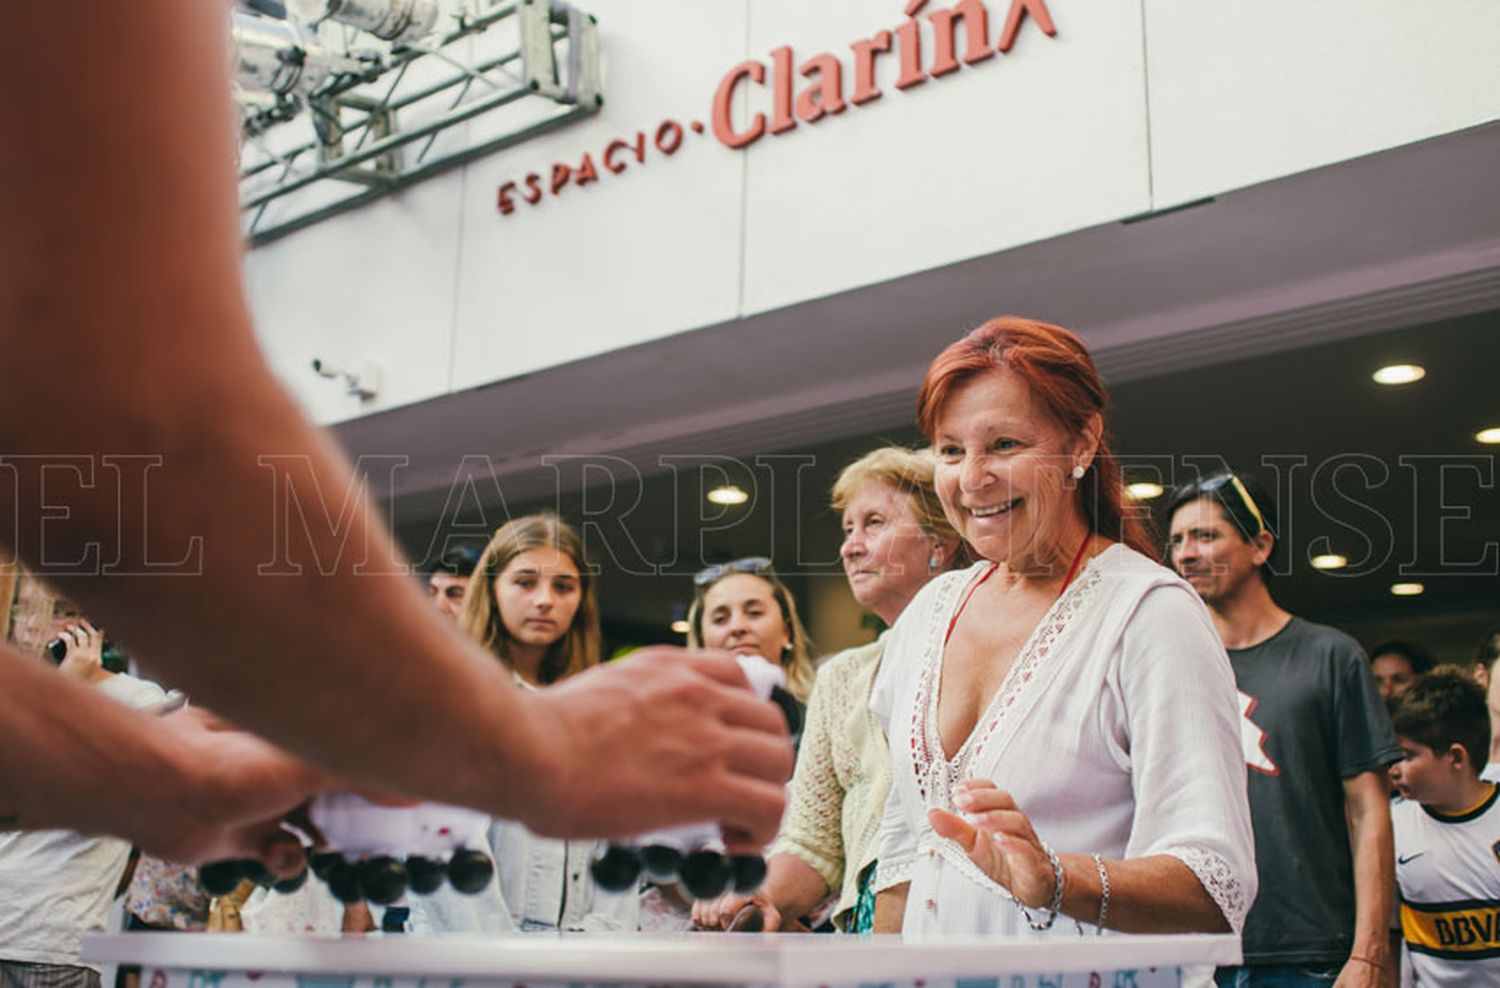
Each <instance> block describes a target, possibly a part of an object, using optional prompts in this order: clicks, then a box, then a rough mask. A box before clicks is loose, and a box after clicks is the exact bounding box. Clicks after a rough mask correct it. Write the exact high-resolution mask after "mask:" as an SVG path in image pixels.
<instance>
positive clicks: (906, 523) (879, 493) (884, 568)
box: [693, 446, 959, 933]
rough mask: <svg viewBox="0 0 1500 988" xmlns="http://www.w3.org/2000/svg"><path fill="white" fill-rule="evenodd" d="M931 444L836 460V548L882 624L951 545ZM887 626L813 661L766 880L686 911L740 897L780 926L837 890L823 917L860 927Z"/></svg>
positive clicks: (705, 914)
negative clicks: (818, 663) (876, 695)
mask: <svg viewBox="0 0 1500 988" xmlns="http://www.w3.org/2000/svg"><path fill="white" fill-rule="evenodd" d="M935 462H936V461H935V459H934V457H933V455H932V453H931V452H930V451H926V450H924V451H921V452H918V451H914V450H910V449H904V448H901V447H897V446H887V447H882V448H881V449H877V450H873V451H872V452H869V453H866V454H865V455H864V456H862V457H860V458H859V459H858V460H856V461H854V462H853V463H851V464H850V465H849V466H847V467H845V468H844V471H843V472H842V473H841V474H839V478H838V480H837V481H836V482H835V483H834V485H833V497H832V505H833V507H834V509H835V510H837V511H838V512H840V514H841V515H842V518H843V527H844V542H843V546H842V548H841V550H840V557H841V559H842V560H843V564H844V573H845V575H846V576H847V577H848V579H849V588H850V590H852V591H853V592H854V598H855V600H857V601H858V602H859V603H860V604H861V605H862V606H864V607H867V608H869V609H870V610H872V611H874V612H875V614H876V615H877V616H879V617H880V619H881V620H882V621H884V622H885V623H886V624H887V625H890V624H894V623H895V621H896V618H898V617H899V616H900V615H901V612H902V611H903V610H904V609H905V608H906V605H907V604H908V603H909V602H910V601H911V599H912V598H913V597H915V596H916V594H917V591H919V590H921V589H922V587H923V586H925V585H926V584H927V581H929V580H931V579H932V578H933V577H934V576H936V575H937V574H939V573H942V572H944V571H946V570H947V569H949V568H950V566H951V565H952V563H953V562H954V560H955V558H956V557H957V556H958V555H959V540H958V535H957V533H955V532H954V531H953V527H952V526H951V525H949V524H948V520H947V518H945V517H944V516H943V512H942V506H941V505H940V504H939V503H938V500H937V496H936V494H935V493H934V491H933V485H932V483H933V467H934V464H935ZM885 641H886V638H885V635H881V636H880V637H879V638H877V639H876V640H875V641H874V642H871V643H870V644H868V645H861V646H859V647H857V648H851V649H846V650H845V651H843V652H840V653H839V654H837V655H835V656H833V657H832V658H830V659H828V660H827V661H826V662H824V663H823V666H822V668H821V669H819V671H818V677H817V682H816V684H815V685H814V687H813V692H812V699H811V701H810V702H809V704H808V709H807V726H806V729H805V731H804V734H803V739H802V748H801V752H800V753H799V756H798V760H797V772H796V775H795V776H794V777H793V780H792V801H791V804H790V806H789V807H788V812H787V819H786V823H785V824H784V826H783V827H782V832H781V836H780V837H779V838H778V840H777V841H776V844H775V846H774V847H773V848H772V854H771V858H770V862H769V872H768V874H767V878H766V883H765V884H764V885H763V886H762V887H761V888H760V890H759V891H757V892H756V893H755V894H754V895H753V896H746V895H736V894H730V895H726V896H724V897H722V898H720V899H716V900H712V901H708V902H701V903H699V904H698V905H697V906H696V907H695V908H694V913H693V918H694V921H695V922H696V923H697V924H698V925H699V926H700V927H703V928H705V929H726V928H728V927H729V926H730V924H732V923H733V921H734V919H735V917H736V916H737V915H738V914H739V913H740V911H741V910H742V909H743V908H744V907H745V906H747V905H749V904H751V903H754V904H755V905H756V906H758V907H759V910H760V914H761V918H762V922H763V924H764V927H765V928H766V929H772V930H774V929H780V928H782V926H783V921H784V920H785V921H786V925H791V924H793V923H796V922H798V921H800V920H801V919H802V918H803V917H805V916H807V915H808V914H809V913H811V912H812V911H813V910H814V909H815V908H816V907H817V906H818V904H819V903H820V902H822V901H823V900H825V899H827V898H828V897H829V895H830V894H837V896H838V899H837V903H836V905H835V906H834V909H833V914H832V920H833V923H834V925H835V926H837V927H838V928H839V929H841V930H845V931H847V932H850V933H864V932H868V931H869V929H870V926H871V921H872V919H873V916H874V892H873V890H872V886H871V884H870V880H871V877H872V876H873V874H874V865H875V838H876V836H877V833H878V831H879V826H880V815H881V811H882V810H883V809H884V807H885V798H886V793H887V792H888V791H889V789H890V778H891V773H890V755H889V753H888V752H887V750H886V743H885V734H884V732H882V731H881V730H880V727H879V725H878V724H877V723H875V721H874V719H873V717H872V716H871V714H870V712H869V701H870V688H871V686H872V685H873V683H874V681H875V675H876V673H877V672H878V671H879V669H880V663H881V659H882V658H883V656H884V654H885Z"/></svg>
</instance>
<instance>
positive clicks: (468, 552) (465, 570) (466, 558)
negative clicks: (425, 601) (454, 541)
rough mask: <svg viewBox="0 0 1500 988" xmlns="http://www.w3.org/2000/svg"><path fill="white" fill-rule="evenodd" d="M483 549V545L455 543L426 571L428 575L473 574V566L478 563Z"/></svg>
mask: <svg viewBox="0 0 1500 988" xmlns="http://www.w3.org/2000/svg"><path fill="white" fill-rule="evenodd" d="M483 551H484V547H483V546H478V545H456V546H454V547H453V548H451V549H448V550H446V551H445V552H444V553H443V554H442V555H441V556H439V557H438V558H437V562H435V563H433V564H432V568H431V569H429V570H428V571H427V572H428V575H431V574H433V573H451V574H453V575H454V576H466V577H467V576H473V575H474V568H475V567H476V566H478V565H479V554H480V553H481V552H483Z"/></svg>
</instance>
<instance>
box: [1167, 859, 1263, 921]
mask: <svg viewBox="0 0 1500 988" xmlns="http://www.w3.org/2000/svg"><path fill="white" fill-rule="evenodd" d="M1162 853H1163V854H1170V855H1172V857H1174V858H1176V859H1178V860H1179V861H1181V862H1182V863H1183V864H1185V865H1187V866H1188V868H1190V869H1191V870H1192V872H1193V875H1194V876H1196V877H1197V879H1198V881H1199V883H1200V884H1202V886H1203V890H1204V891H1205V892H1207V893H1208V894H1209V896H1210V897H1211V898H1212V899H1213V900H1214V903H1215V904H1216V905H1217V906H1218V907H1219V911H1220V912H1221V913H1223V914H1224V919H1225V921H1227V922H1228V923H1229V926H1230V928H1231V929H1233V930H1234V932H1235V933H1236V934H1238V933H1240V932H1241V931H1242V930H1244V928H1245V916H1246V914H1248V913H1249V912H1250V903H1249V902H1248V901H1247V900H1246V897H1245V886H1244V884H1243V883H1242V882H1241V881H1240V880H1239V877H1238V876H1236V875H1235V873H1234V869H1232V868H1230V866H1229V862H1228V861H1226V860H1225V859H1224V858H1223V857H1221V856H1220V855H1218V854H1215V853H1214V852H1212V851H1205V850H1204V849H1203V848H1201V847H1169V848H1167V849H1166V850H1165V851H1163V852H1162Z"/></svg>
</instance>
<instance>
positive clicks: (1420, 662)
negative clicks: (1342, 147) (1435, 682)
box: [1370, 638, 1435, 676]
mask: <svg viewBox="0 0 1500 988" xmlns="http://www.w3.org/2000/svg"><path fill="white" fill-rule="evenodd" d="M1382 655H1399V656H1401V657H1402V658H1403V659H1405V660H1406V661H1407V664H1408V665H1410V666H1411V671H1412V672H1413V673H1414V674H1415V675H1418V676H1420V675H1422V674H1423V673H1425V672H1427V671H1428V670H1430V669H1431V668H1432V667H1433V665H1435V663H1434V662H1433V661H1432V655H1431V653H1429V652H1428V651H1427V649H1425V648H1423V647H1422V646H1421V645H1418V644H1417V643H1416V642H1409V641H1402V640H1401V639H1399V638H1396V639H1392V640H1391V641H1388V642H1381V643H1380V644H1379V645H1376V646H1375V647H1374V648H1372V649H1370V661H1371V662H1374V661H1375V660H1376V659H1378V658H1380V657H1381V656H1382Z"/></svg>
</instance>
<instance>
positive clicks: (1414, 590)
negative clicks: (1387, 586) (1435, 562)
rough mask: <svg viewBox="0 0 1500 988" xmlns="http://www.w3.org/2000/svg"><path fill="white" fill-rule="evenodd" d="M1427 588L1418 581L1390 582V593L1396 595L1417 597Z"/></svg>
mask: <svg viewBox="0 0 1500 988" xmlns="http://www.w3.org/2000/svg"><path fill="white" fill-rule="evenodd" d="M1426 590H1427V588H1426V587H1424V586H1423V585H1422V584H1420V583H1392V584H1391V594H1392V596H1396V597H1417V596H1420V595H1421V594H1423V593H1425V592H1426Z"/></svg>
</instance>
